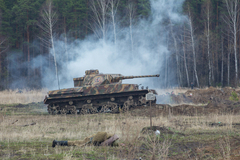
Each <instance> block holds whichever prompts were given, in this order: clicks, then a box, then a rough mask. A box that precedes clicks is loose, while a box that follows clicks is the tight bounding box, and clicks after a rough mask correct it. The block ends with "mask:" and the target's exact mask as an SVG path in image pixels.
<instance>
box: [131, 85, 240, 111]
mask: <svg viewBox="0 0 240 160" xmlns="http://www.w3.org/2000/svg"><path fill="white" fill-rule="evenodd" d="M239 95H240V91H239V90H235V89H233V88H231V87H226V88H222V89H218V88H213V87H210V88H207V89H194V90H188V91H187V92H185V93H180V94H178V95H175V94H169V95H160V99H163V101H162V102H163V103H161V102H160V104H156V105H153V106H152V107H151V112H152V114H153V115H154V116H157V115H162V116H169V115H187V116H197V115H207V114H239V113H240V101H239V98H240V96H239ZM161 96H162V97H161ZM231 97H232V98H231ZM164 100H165V101H164ZM149 108H150V106H145V107H144V106H143V107H140V108H136V109H133V110H132V115H134V116H137V115H140V116H144V115H148V114H149V112H150V111H148V110H149ZM143 110H145V111H144V112H143Z"/></svg>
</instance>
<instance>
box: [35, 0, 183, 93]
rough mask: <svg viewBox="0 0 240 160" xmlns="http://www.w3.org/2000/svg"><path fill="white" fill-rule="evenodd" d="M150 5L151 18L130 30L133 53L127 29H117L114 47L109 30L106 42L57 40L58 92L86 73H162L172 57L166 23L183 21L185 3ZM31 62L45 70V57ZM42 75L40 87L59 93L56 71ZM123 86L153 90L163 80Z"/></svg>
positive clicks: (155, 1) (166, 0) (167, 0)
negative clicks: (141, 86)
mask: <svg viewBox="0 0 240 160" xmlns="http://www.w3.org/2000/svg"><path fill="white" fill-rule="evenodd" d="M150 2H151V15H150V17H149V18H147V19H141V20H139V21H138V23H135V24H134V25H133V26H132V31H133V32H132V36H133V50H132V46H131V36H130V32H129V27H126V28H120V27H118V28H117V45H115V44H114V42H113V31H112V30H111V29H110V30H108V32H107V36H106V37H108V38H106V39H105V40H102V39H100V40H96V38H95V36H94V35H90V36H88V37H87V38H85V39H84V40H75V41H73V42H71V43H68V44H67V45H65V41H64V38H59V39H56V40H55V43H54V44H55V49H56V54H57V57H56V58H57V63H58V68H59V73H58V74H59V79H60V87H61V89H62V88H71V87H73V78H76V77H82V76H84V74H85V70H89V69H98V70H99V71H100V73H109V74H111V73H112V74H122V75H125V76H129V75H148V74H159V73H161V71H162V70H163V67H164V66H163V64H164V63H163V62H164V61H165V60H166V58H168V57H169V56H170V55H171V52H170V51H169V50H168V47H167V35H168V30H169V29H168V26H166V23H165V22H166V21H168V22H169V21H171V22H172V23H173V24H174V23H181V21H183V18H184V16H183V15H181V10H182V5H183V2H184V0H151V1H150ZM110 25H111V24H109V26H110ZM66 51H67V52H66ZM39 58H40V59H39ZM32 62H34V63H33V64H35V65H34V66H32V67H33V68H37V67H39V66H38V65H39V64H40V63H41V64H46V65H45V66H48V61H47V60H46V57H45V58H43V57H37V58H35V59H34V60H33V61H32ZM52 65H53V64H52ZM46 68H47V67H46ZM44 73H45V74H44V76H43V77H42V85H43V86H44V87H47V88H48V89H49V90H52V89H58V85H57V80H56V75H55V70H48V69H44ZM172 74H173V75H174V73H172ZM172 79H174V78H172ZM123 83H134V84H142V85H144V86H148V87H149V88H152V89H156V88H160V87H161V86H162V84H163V79H162V78H161V75H160V78H141V79H133V80H124V81H123ZM172 83H175V84H176V81H175V80H173V81H172Z"/></svg>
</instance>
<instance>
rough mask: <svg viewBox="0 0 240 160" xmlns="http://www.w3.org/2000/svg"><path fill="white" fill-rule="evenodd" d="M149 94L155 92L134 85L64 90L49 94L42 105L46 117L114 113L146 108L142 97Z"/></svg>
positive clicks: (146, 102)
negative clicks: (44, 106)
mask: <svg viewBox="0 0 240 160" xmlns="http://www.w3.org/2000/svg"><path fill="white" fill-rule="evenodd" d="M149 92H153V93H154V92H155V91H154V90H151V91H150V90H148V89H138V87H137V85H135V84H109V85H102V86H91V87H79V88H68V89H62V90H56V91H50V92H49V93H48V97H46V98H45V99H44V103H45V104H48V112H49V114H94V113H103V112H104V113H105V112H110V113H117V112H120V111H123V112H124V111H127V110H129V109H130V108H134V107H137V106H142V105H146V104H148V101H146V99H145V95H146V94H147V93H149ZM155 93H156V92H155ZM155 102H156V101H154V102H153V103H155Z"/></svg>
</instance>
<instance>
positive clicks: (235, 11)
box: [223, 0, 240, 86]
mask: <svg viewBox="0 0 240 160" xmlns="http://www.w3.org/2000/svg"><path fill="white" fill-rule="evenodd" d="M239 3H240V0H225V4H226V10H227V13H226V15H225V17H224V18H223V20H224V21H225V23H226V24H227V25H228V27H229V28H228V29H229V31H230V35H231V39H233V49H234V59H235V86H236V85H237V84H238V55H237V48H238V46H237V36H238V32H239V11H240V6H239Z"/></svg>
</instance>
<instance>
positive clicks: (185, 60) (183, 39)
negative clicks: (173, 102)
mask: <svg viewBox="0 0 240 160" xmlns="http://www.w3.org/2000/svg"><path fill="white" fill-rule="evenodd" d="M181 38H182V47H183V61H184V68H185V71H186V78H187V84H188V87H189V86H190V82H189V75H188V67H187V58H186V39H185V38H186V35H185V26H184V29H183V35H182V36H181Z"/></svg>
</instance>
